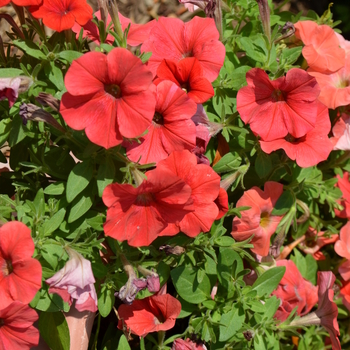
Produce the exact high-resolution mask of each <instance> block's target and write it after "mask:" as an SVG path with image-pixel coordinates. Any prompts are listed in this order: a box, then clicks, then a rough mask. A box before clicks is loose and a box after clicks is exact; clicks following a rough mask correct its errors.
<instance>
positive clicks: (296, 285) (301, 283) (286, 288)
mask: <svg viewBox="0 0 350 350" xmlns="http://www.w3.org/2000/svg"><path fill="white" fill-rule="evenodd" d="M276 264H277V266H285V267H286V272H285V273H284V276H283V277H282V279H281V282H280V283H279V285H278V287H277V289H276V290H275V291H274V292H273V293H272V295H275V296H276V297H277V298H279V299H280V300H281V305H280V307H279V308H278V310H277V311H276V314H275V318H277V319H278V320H280V321H285V320H286V319H287V318H288V316H289V314H290V313H291V312H292V310H293V309H294V308H295V307H297V311H296V313H297V315H301V316H303V315H306V314H307V313H308V312H309V311H310V310H311V309H312V308H313V307H314V306H315V304H316V303H317V300H318V298H317V287H315V286H314V285H312V283H311V282H309V281H308V280H306V279H304V278H303V276H302V275H301V273H300V272H299V270H298V268H297V267H296V265H295V264H294V262H293V261H292V260H279V261H277V262H276Z"/></svg>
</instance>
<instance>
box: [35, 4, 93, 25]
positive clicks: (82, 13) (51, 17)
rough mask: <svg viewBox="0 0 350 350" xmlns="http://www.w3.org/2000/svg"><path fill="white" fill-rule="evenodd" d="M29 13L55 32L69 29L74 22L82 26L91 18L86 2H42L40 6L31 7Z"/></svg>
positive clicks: (90, 10)
mask: <svg viewBox="0 0 350 350" xmlns="http://www.w3.org/2000/svg"><path fill="white" fill-rule="evenodd" d="M30 12H31V14H32V15H33V16H34V17H35V18H42V20H43V23H44V24H45V25H46V26H47V27H49V28H51V29H53V30H56V31H57V32H62V31H63V30H65V29H71V28H72V27H73V25H74V23H75V22H77V23H78V24H80V25H84V24H86V23H87V21H88V20H89V19H91V18H92V8H91V6H90V5H89V4H88V3H87V2H86V0H43V2H42V4H41V5H39V6H32V7H31V8H30Z"/></svg>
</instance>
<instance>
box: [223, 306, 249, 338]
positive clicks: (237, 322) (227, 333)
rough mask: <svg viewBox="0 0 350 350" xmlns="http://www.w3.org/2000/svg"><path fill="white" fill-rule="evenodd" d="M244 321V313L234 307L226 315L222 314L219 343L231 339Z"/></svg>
mask: <svg viewBox="0 0 350 350" xmlns="http://www.w3.org/2000/svg"><path fill="white" fill-rule="evenodd" d="M244 319H245V314H244V311H243V310H242V309H240V308H237V307H234V308H233V309H232V310H231V311H229V312H228V313H226V314H223V315H222V316H221V319H220V337H219V341H222V342H224V341H227V340H229V339H230V338H232V337H233V336H234V335H235V334H236V332H237V331H239V330H240V328H241V327H242V324H243V321H244Z"/></svg>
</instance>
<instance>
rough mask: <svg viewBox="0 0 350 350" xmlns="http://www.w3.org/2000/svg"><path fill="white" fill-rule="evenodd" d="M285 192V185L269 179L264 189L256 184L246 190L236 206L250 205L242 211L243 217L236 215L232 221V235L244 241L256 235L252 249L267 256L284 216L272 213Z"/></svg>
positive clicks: (252, 241) (252, 242)
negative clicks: (271, 239) (271, 241)
mask: <svg viewBox="0 0 350 350" xmlns="http://www.w3.org/2000/svg"><path fill="white" fill-rule="evenodd" d="M282 192H283V185H281V184H279V183H278V182H273V181H268V182H266V183H265V186H264V191H262V190H261V189H260V188H258V187H256V186H254V187H252V188H251V189H250V190H248V191H245V192H244V194H243V196H242V197H241V198H240V199H239V200H238V202H237V203H236V207H237V208H238V207H250V209H248V210H244V211H242V212H241V214H242V217H241V218H238V217H236V218H235V219H234V220H233V223H232V232H231V235H232V237H233V238H234V239H235V240H237V241H239V242H240V241H244V240H246V239H248V238H250V237H251V236H253V235H254V237H253V238H252V240H251V241H250V243H251V244H253V245H254V248H251V250H252V251H253V252H254V253H255V254H258V255H261V256H267V255H268V253H269V248H270V238H271V236H272V235H273V234H274V233H275V231H276V228H277V226H278V224H279V223H280V221H281V220H282V218H283V216H280V215H278V216H277V215H272V211H273V209H274V206H275V204H276V202H277V200H278V198H279V197H280V196H281V194H282Z"/></svg>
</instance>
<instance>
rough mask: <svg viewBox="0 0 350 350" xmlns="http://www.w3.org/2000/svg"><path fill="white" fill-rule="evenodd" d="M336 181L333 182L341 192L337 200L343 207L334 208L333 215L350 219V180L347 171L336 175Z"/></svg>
mask: <svg viewBox="0 0 350 350" xmlns="http://www.w3.org/2000/svg"><path fill="white" fill-rule="evenodd" d="M336 177H337V179H338V182H337V183H336V184H335V186H336V187H338V188H339V189H340V191H341V192H342V194H343V195H342V198H340V199H338V200H337V203H339V204H340V205H341V206H342V207H344V209H343V210H342V211H340V210H338V209H334V212H335V215H336V216H338V217H339V218H344V219H345V218H348V219H350V182H349V173H348V172H344V173H343V177H341V176H340V175H337V176H336Z"/></svg>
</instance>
